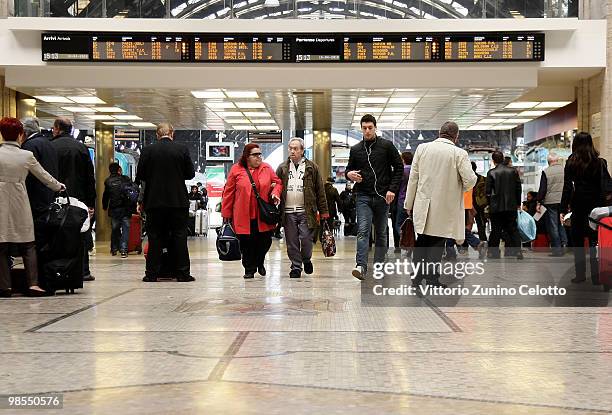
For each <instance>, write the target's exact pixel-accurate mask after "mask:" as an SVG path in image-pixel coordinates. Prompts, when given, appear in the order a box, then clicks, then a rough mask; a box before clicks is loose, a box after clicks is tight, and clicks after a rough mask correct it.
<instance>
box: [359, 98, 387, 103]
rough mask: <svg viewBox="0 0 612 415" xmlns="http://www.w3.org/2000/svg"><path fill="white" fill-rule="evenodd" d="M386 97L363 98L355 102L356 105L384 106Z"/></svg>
mask: <svg viewBox="0 0 612 415" xmlns="http://www.w3.org/2000/svg"><path fill="white" fill-rule="evenodd" d="M388 99H389V98H387V97H363V98H359V99H358V100H357V103H358V104H385V103H386V102H387V100H388Z"/></svg>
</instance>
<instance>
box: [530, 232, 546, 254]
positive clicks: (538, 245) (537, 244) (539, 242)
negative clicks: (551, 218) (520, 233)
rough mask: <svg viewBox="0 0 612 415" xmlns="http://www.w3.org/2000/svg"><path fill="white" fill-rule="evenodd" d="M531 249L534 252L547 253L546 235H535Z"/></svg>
mask: <svg viewBox="0 0 612 415" xmlns="http://www.w3.org/2000/svg"><path fill="white" fill-rule="evenodd" d="M531 248H533V250H534V251H536V252H546V251H548V250H549V249H550V241H549V239H548V235H547V234H545V233H539V234H537V235H536V238H535V240H534V241H533V242H532V243H531Z"/></svg>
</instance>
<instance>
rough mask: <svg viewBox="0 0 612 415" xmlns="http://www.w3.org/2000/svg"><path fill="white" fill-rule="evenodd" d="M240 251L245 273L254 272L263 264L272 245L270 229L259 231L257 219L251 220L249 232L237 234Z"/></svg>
mask: <svg viewBox="0 0 612 415" xmlns="http://www.w3.org/2000/svg"><path fill="white" fill-rule="evenodd" d="M238 240H240V251H241V252H242V266H243V267H244V273H245V274H255V272H257V267H258V266H260V265H263V263H264V260H265V259H266V254H267V253H268V251H269V250H270V246H272V231H269V232H259V229H258V227H257V219H253V220H252V221H251V233H250V234H249V235H238Z"/></svg>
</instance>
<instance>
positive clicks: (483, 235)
mask: <svg viewBox="0 0 612 415" xmlns="http://www.w3.org/2000/svg"><path fill="white" fill-rule="evenodd" d="M475 219H476V227H477V228H478V239H480V240H481V241H483V242H486V240H487V217H486V215H485V211H484V208H478V207H477V208H476V217H475Z"/></svg>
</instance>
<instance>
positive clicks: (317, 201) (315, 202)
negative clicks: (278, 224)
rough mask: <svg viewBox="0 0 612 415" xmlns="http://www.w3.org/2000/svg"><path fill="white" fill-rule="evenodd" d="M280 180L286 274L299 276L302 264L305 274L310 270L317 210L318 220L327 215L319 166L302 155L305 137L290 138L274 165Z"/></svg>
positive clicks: (324, 218)
mask: <svg viewBox="0 0 612 415" xmlns="http://www.w3.org/2000/svg"><path fill="white" fill-rule="evenodd" d="M276 175H277V176H278V177H279V178H280V179H281V180H282V182H283V192H282V194H281V203H280V210H281V212H282V214H283V216H282V224H283V227H284V228H285V241H286V243H287V255H288V256H289V260H290V261H291V271H290V272H289V277H291V278H300V277H301V275H302V265H303V266H304V272H305V273H306V274H312V273H313V265H312V260H311V258H312V245H313V240H312V239H313V231H314V229H315V227H316V226H317V211H318V212H319V214H320V216H321V221H323V220H326V219H328V218H329V212H328V210H327V200H326V198H325V188H324V186H323V179H322V177H321V173H320V172H319V167H318V166H317V165H316V164H315V163H313V162H312V161H310V160H308V159H307V158H306V157H304V140H302V139H301V138H292V139H291V140H290V141H289V159H287V160H286V161H285V162H283V163H281V165H280V166H278V169H276Z"/></svg>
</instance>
